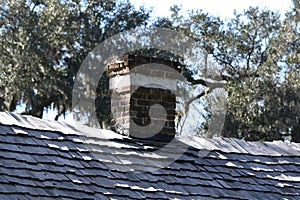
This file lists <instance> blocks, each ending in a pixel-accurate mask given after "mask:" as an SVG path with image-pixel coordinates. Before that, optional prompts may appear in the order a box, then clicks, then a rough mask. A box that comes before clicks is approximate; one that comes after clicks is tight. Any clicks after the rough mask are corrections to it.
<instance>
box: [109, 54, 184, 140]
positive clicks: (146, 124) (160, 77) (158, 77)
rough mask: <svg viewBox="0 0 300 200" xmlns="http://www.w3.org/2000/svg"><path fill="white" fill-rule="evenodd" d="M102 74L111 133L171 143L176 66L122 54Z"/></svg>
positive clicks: (172, 63) (176, 75)
mask: <svg viewBox="0 0 300 200" xmlns="http://www.w3.org/2000/svg"><path fill="white" fill-rule="evenodd" d="M106 71H107V73H108V77H109V79H110V81H109V88H110V91H111V95H112V96H111V128H112V130H114V131H116V132H118V133H121V134H126V135H129V136H131V137H134V138H139V139H146V140H154V141H170V140H172V139H173V138H174V136H175V109H176V94H175V93H176V92H174V91H176V87H177V84H176V81H177V79H178V78H180V73H179V63H178V62H173V61H165V60H160V59H157V58H148V57H142V56H135V55H130V54H126V55H124V56H122V57H120V58H119V59H115V60H112V61H111V62H110V63H109V65H108V66H107V68H106Z"/></svg>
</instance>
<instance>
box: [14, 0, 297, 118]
mask: <svg viewBox="0 0 300 200" xmlns="http://www.w3.org/2000/svg"><path fill="white" fill-rule="evenodd" d="M130 2H131V3H133V4H134V5H136V7H137V8H138V7H140V6H144V7H145V8H146V9H151V8H152V9H153V12H152V14H151V16H152V18H153V19H155V18H156V17H164V16H169V15H170V12H169V10H170V6H172V5H179V6H181V7H182V14H183V15H186V14H187V13H188V10H192V9H202V10H203V11H204V12H208V13H209V14H211V15H214V16H220V17H221V18H223V19H224V18H232V17H233V16H234V15H233V13H234V10H236V11H237V12H238V13H240V12H242V11H243V10H244V9H247V8H248V7H250V6H252V7H256V6H258V7H259V8H262V9H263V8H268V9H270V10H273V11H279V12H280V13H282V15H284V13H285V12H286V11H288V10H290V9H291V8H292V7H293V2H292V0H226V1H225V0H209V1H207V0H184V1H183V0H130ZM17 111H18V110H17ZM56 114H57V113H56V112H55V111H52V110H48V111H47V112H46V111H45V113H44V115H43V118H46V119H54V117H55V115H56ZM60 120H63V117H60ZM65 120H66V121H68V122H70V123H71V122H72V121H73V116H72V115H70V114H67V115H66V119H65Z"/></svg>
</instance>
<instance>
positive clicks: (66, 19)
mask: <svg viewBox="0 0 300 200" xmlns="http://www.w3.org/2000/svg"><path fill="white" fill-rule="evenodd" d="M148 17H149V14H148V12H146V11H145V10H144V9H143V8H141V9H140V10H136V9H134V7H133V6H132V5H131V4H130V3H129V2H127V1H125V2H120V1H118V2H116V1H113V0H108V1H107V0H100V1H92V0H59V1H57V0H43V1H28V0H20V1H2V3H1V5H0V26H1V29H0V43H1V47H0V48H1V49H0V109H1V110H8V111H13V110H15V109H16V106H17V105H18V104H24V103H25V104H26V108H25V112H24V113H26V114H31V115H34V116H37V117H42V114H43V111H44V110H45V109H47V108H49V107H50V106H52V105H54V107H55V109H57V110H58V115H57V117H58V116H59V115H60V114H64V113H65V112H66V111H67V110H68V109H70V108H71V92H72V87H73V80H74V77H75V76H76V73H77V71H78V69H79V67H80V65H81V63H82V61H83V59H84V58H85V57H86V56H87V54H88V53H89V52H90V51H91V50H92V49H93V48H94V47H95V46H96V45H97V44H99V43H100V42H102V41H103V40H105V39H106V38H108V37H110V36H112V35H114V34H116V33H119V32H121V31H124V30H128V29H131V28H135V27H137V26H143V25H145V24H146V20H147V19H148Z"/></svg>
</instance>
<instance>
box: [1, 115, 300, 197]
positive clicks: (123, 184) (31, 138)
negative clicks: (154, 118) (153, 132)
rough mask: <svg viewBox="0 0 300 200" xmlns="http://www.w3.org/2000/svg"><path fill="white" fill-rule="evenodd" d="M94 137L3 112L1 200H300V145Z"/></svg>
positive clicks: (50, 122) (72, 129) (69, 127)
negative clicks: (169, 145)
mask: <svg viewBox="0 0 300 200" xmlns="http://www.w3.org/2000/svg"><path fill="white" fill-rule="evenodd" d="M94 131H95V130H92V129H90V128H87V133H82V132H80V131H79V130H77V131H76V129H75V128H74V127H71V126H69V125H67V124H65V123H62V122H52V121H46V120H40V119H36V118H33V117H28V116H20V115H17V114H11V113H3V112H2V113H0V199H299V198H300V155H299V152H300V146H299V144H295V143H292V144H287V143H283V142H277V141H276V142H266V143H260V142H246V141H242V140H237V139H223V138H218V139H203V138H195V139H193V141H192V142H191V140H187V139H186V138H177V139H176V140H177V141H178V142H177V143H175V144H174V145H175V146H176V149H177V150H178V149H182V151H179V152H183V153H182V155H177V154H176V153H177V152H174V151H172V148H167V147H164V146H163V145H162V144H161V143H154V142H153V143H151V142H144V141H140V140H137V139H131V138H128V137H124V136H120V135H117V134H116V133H113V132H111V131H109V132H108V133H109V135H104V134H103V133H104V132H103V131H102V132H101V131H100V132H99V135H97V134H96V133H95V132H94ZM188 142H189V143H188ZM189 145H190V146H189ZM185 148H187V149H185ZM158 150H161V151H162V150H163V151H162V152H161V154H158V153H157V151H158ZM177 157H178V158H177ZM173 158H177V159H176V161H174V162H171V161H173Z"/></svg>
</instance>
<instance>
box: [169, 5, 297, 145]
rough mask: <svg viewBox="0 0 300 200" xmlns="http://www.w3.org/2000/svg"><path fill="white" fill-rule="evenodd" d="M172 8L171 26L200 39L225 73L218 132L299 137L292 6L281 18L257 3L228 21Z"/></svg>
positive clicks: (247, 136) (246, 136) (264, 137)
mask: <svg viewBox="0 0 300 200" xmlns="http://www.w3.org/2000/svg"><path fill="white" fill-rule="evenodd" d="M174 14H175V15H176V16H177V17H175V18H174V19H175V21H176V24H177V26H176V29H177V30H181V31H183V32H185V34H187V35H190V36H191V37H194V38H195V40H197V41H199V43H200V44H201V45H202V46H203V48H204V49H206V50H207V52H208V53H211V54H213V56H214V58H215V59H216V60H217V61H218V63H219V64H220V67H221V69H220V71H221V72H222V73H223V74H226V80H227V84H226V85H225V89H226V91H227V92H228V105H227V117H226V123H225V125H224V128H223V133H222V135H223V136H225V137H237V138H244V139H247V140H274V139H282V138H283V135H288V134H292V140H293V141H300V138H299V118H300V116H299V111H300V105H299V88H300V85H299V80H300V79H299V78H300V77H299V74H300V73H299V56H300V55H299V27H298V23H297V22H298V21H297V20H298V19H297V15H296V12H294V11H291V12H290V13H287V14H286V16H285V19H284V20H283V21H282V20H280V16H279V14H278V13H274V12H272V11H269V10H259V9H258V8H249V9H248V10H246V11H245V12H244V13H242V14H237V13H236V14H235V18H233V19H230V20H227V21H222V20H221V19H220V18H217V17H212V16H209V15H208V14H205V13H202V12H201V11H197V12H191V13H190V17H189V18H188V19H184V18H182V17H178V12H177V11H176V12H174ZM204 75H205V74H204ZM208 113H210V112H209V111H208ZM207 122H208V123H209V122H210V119H208V120H207Z"/></svg>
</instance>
